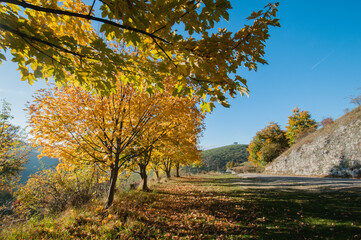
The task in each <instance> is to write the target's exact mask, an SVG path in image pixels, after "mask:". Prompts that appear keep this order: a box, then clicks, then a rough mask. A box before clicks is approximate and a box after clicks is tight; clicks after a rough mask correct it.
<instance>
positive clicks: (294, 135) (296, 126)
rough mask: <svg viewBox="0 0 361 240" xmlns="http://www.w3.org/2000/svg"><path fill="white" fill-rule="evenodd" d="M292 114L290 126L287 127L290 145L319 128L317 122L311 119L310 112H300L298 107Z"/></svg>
mask: <svg viewBox="0 0 361 240" xmlns="http://www.w3.org/2000/svg"><path fill="white" fill-rule="evenodd" d="M292 112H293V114H292V115H291V116H289V117H288V125H287V126H286V129H287V130H286V137H287V139H288V142H289V144H290V145H293V144H295V143H296V141H297V140H299V139H301V138H303V137H305V136H307V135H308V134H310V133H312V132H314V131H316V129H317V126H318V124H317V122H316V121H315V120H313V119H311V115H310V113H309V112H308V111H300V109H299V108H297V107H296V108H295V109H293V110H292Z"/></svg>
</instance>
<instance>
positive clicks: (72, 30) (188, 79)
mask: <svg viewBox="0 0 361 240" xmlns="http://www.w3.org/2000/svg"><path fill="white" fill-rule="evenodd" d="M277 6H278V3H276V4H269V5H267V6H266V7H265V9H264V10H261V11H256V12H253V13H252V14H251V15H250V17H248V18H247V19H248V20H250V21H251V22H250V24H247V25H245V26H244V27H243V28H240V29H239V30H238V31H236V32H234V33H232V32H230V31H229V30H227V29H225V28H224V29H219V30H218V31H217V30H216V29H214V26H215V24H216V23H218V22H220V21H222V20H228V19H229V13H228V11H229V10H230V9H231V4H230V2H229V1H228V0H199V1H196V0H191V1H171V0H154V1H125V0H120V1H114V0H101V1H97V0H94V1H90V2H89V1H82V0H64V1H40V0H0V31H1V32H0V50H2V52H3V53H4V51H6V50H11V51H9V52H10V54H11V55H12V61H14V62H16V63H17V64H18V67H19V71H20V72H21V79H22V80H26V81H28V82H29V83H30V84H32V83H33V82H34V81H35V80H37V79H54V80H55V82H56V83H59V84H63V85H71V84H75V85H80V86H83V87H84V88H85V89H87V90H91V91H94V90H95V91H96V92H100V93H105V94H108V93H109V92H112V91H114V90H115V89H117V83H118V82H119V81H120V80H119V78H118V76H119V75H121V76H123V78H124V79H123V80H125V79H126V80H125V81H127V82H131V83H132V84H133V86H135V87H139V88H143V87H145V88H148V89H149V91H152V90H153V89H157V88H163V85H164V83H165V81H167V79H168V78H167V76H170V75H172V76H174V77H175V79H177V82H176V83H175V84H174V86H173V87H174V89H175V93H177V94H180V95H181V94H186V95H192V94H196V95H198V96H201V97H204V99H203V100H202V101H203V103H202V104H201V107H202V108H204V109H211V108H212V107H213V102H214V101H217V100H218V101H219V102H220V103H221V104H222V105H224V106H228V103H227V100H226V96H227V95H229V96H231V97H234V96H235V95H236V94H237V93H241V94H244V93H248V88H247V84H246V79H244V78H242V76H240V75H238V74H236V72H237V69H239V68H240V67H246V68H248V69H249V70H257V67H258V65H259V64H266V63H267V62H266V60H264V58H263V57H264V55H265V46H266V45H265V42H266V40H267V39H268V38H269V36H270V35H269V28H270V27H272V26H279V22H278V19H277V18H276V12H277ZM44 23H46V24H44ZM178 30H180V31H178ZM3 53H0V59H2V60H6V57H8V56H6V55H4V54H3ZM143 79H147V81H146V82H142V81H143ZM144 85H145V86H144ZM206 96H208V97H206Z"/></svg>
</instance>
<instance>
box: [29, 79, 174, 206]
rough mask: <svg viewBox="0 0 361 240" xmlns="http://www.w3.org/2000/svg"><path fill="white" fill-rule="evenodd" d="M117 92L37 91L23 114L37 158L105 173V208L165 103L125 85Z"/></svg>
mask: <svg viewBox="0 0 361 240" xmlns="http://www.w3.org/2000/svg"><path fill="white" fill-rule="evenodd" d="M116 90H117V91H116V92H115V93H112V94H110V95H108V96H101V95H93V94H91V93H89V92H87V91H84V90H82V89H81V88H79V87H62V88H53V89H51V90H41V91H39V92H38V93H37V94H36V97H35V100H34V102H33V103H32V104H31V105H30V106H29V110H28V111H29V115H30V127H31V128H32V129H31V134H32V135H33V139H32V141H33V143H34V144H35V145H36V146H41V147H42V152H41V155H40V156H44V155H46V156H49V157H54V158H59V159H60V161H61V162H63V164H61V165H60V166H65V167H67V165H69V164H74V165H77V164H83V163H87V162H88V163H92V164H95V165H97V166H99V167H101V168H102V169H104V170H109V171H110V177H109V183H110V186H109V191H108V197H107V203H106V207H109V206H110V205H111V204H112V202H113V199H114V191H115V186H116V182H117V178H118V174H119V170H120V169H122V168H123V167H125V166H127V165H128V164H130V162H131V161H132V159H134V158H136V157H138V156H139V155H140V154H141V153H139V152H137V151H134V149H133V148H132V146H133V145H132V144H133V143H135V142H136V141H137V140H138V139H139V138H140V137H141V136H142V135H143V133H144V132H145V131H146V129H148V128H150V127H152V126H153V125H154V124H156V123H157V119H158V118H157V116H158V115H157V114H156V113H157V112H159V111H160V110H161V109H163V108H164V106H165V105H166V104H168V101H167V100H168V99H164V98H163V97H162V94H161V93H160V94H153V95H151V96H150V95H149V94H148V93H147V92H145V91H137V90H136V89H134V88H133V87H132V85H130V84H125V85H124V84H118V85H117V89H116Z"/></svg>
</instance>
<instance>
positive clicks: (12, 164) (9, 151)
mask: <svg viewBox="0 0 361 240" xmlns="http://www.w3.org/2000/svg"><path fill="white" fill-rule="evenodd" d="M10 111H11V108H10V104H9V103H8V102H6V101H5V100H2V106H1V110H0V190H8V191H10V190H11V189H12V188H13V187H14V186H15V185H16V183H17V182H18V181H19V173H20V171H21V170H23V166H24V164H25V163H26V161H27V160H28V157H29V154H30V150H31V148H30V147H29V146H28V145H27V144H26V142H25V135H24V133H23V131H22V130H21V128H20V127H17V126H14V125H13V124H11V123H10V120H11V119H13V116H11V114H10Z"/></svg>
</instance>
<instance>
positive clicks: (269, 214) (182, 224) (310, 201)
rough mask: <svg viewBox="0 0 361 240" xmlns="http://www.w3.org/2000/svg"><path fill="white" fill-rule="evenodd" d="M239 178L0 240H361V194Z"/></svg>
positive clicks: (201, 181)
mask: <svg viewBox="0 0 361 240" xmlns="http://www.w3.org/2000/svg"><path fill="white" fill-rule="evenodd" d="M257 181H259V180H256V179H246V180H245V179H240V178H237V177H235V176H233V175H204V176H196V177H182V178H176V179H173V180H170V181H167V182H166V183H162V184H159V185H156V186H153V190H154V191H153V192H150V193H143V192H138V191H134V192H130V193H121V194H118V195H117V198H116V200H115V202H114V205H113V206H112V207H111V208H110V209H109V210H104V209H103V208H102V207H101V206H102V202H94V203H92V204H89V205H87V206H84V207H83V208H82V209H69V210H67V211H66V212H64V213H61V214H59V215H58V216H52V217H46V218H44V219H42V220H39V219H34V220H31V221H29V222H28V223H26V224H19V225H17V226H15V227H12V228H7V229H5V230H3V232H2V233H1V234H0V239H2V238H4V237H5V236H6V239H41V238H44V239H70V238H75V239H84V238H85V239H361V207H360V206H361V195H360V189H348V190H342V191H338V192H331V191H327V192H310V191H300V190H290V189H287V191H286V189H280V190H275V189H266V188H252V187H247V185H246V184H247V183H249V182H252V183H255V184H257Z"/></svg>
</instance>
